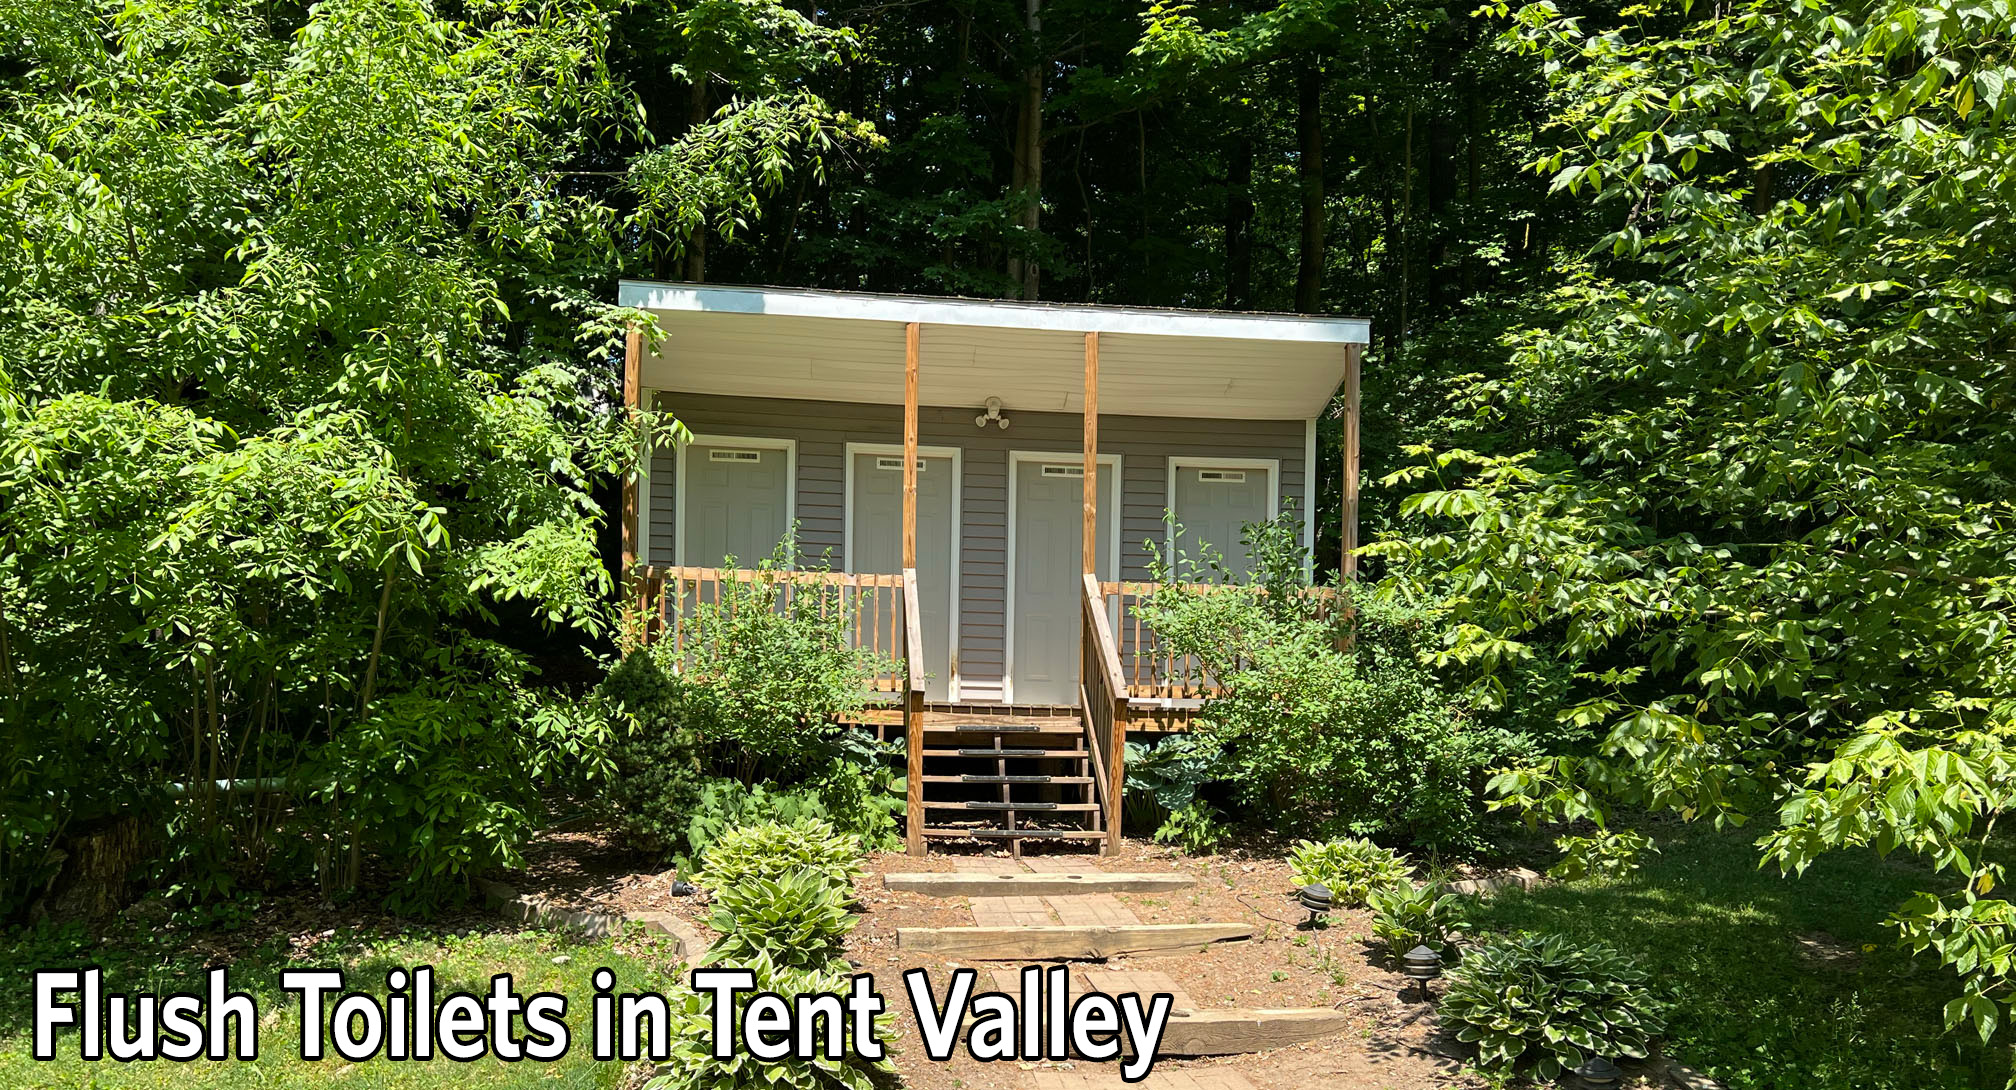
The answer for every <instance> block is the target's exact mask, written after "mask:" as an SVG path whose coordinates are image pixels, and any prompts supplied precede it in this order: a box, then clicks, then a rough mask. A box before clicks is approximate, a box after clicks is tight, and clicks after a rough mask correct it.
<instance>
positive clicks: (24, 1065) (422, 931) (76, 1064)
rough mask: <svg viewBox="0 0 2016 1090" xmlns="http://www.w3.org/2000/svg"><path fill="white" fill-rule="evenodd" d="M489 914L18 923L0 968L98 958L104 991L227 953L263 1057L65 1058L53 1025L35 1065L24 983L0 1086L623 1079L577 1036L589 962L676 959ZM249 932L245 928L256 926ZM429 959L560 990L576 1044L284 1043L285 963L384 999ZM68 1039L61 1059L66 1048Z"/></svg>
mask: <svg viewBox="0 0 2016 1090" xmlns="http://www.w3.org/2000/svg"><path fill="white" fill-rule="evenodd" d="M492 928H493V924H492V922H491V921H490V920H488V919H473V918H467V917H465V918H462V919H459V920H457V921H455V922H454V923H453V924H437V925H426V924H407V925H403V926H401V925H394V924H390V923H387V922H380V923H374V924H371V925H369V926H367V927H365V928H361V929H353V928H349V927H341V928H337V929H335V930H334V932H333V933H332V934H329V935H326V936H325V935H323V934H322V933H321V930H322V929H321V928H320V927H319V925H318V926H317V928H316V929H314V930H310V931H306V932H288V931H282V932H279V933H276V934H272V935H270V936H264V937H257V938H252V939H244V938H241V937H240V935H241V934H242V933H241V932H235V931H216V930H210V929H207V928H188V927H181V928H167V927H163V926H161V925H160V924H159V923H146V924H142V923H137V922H123V923H121V924H118V925H115V926H114V927H112V928H111V929H110V930H108V931H105V932H103V933H100V934H93V933H91V932H88V931H86V930H84V929H82V928H80V927H75V926H66V927H44V928H40V929H19V930H15V931H12V932H8V933H5V934H0V974H4V975H5V977H6V978H7V979H9V980H19V981H26V980H27V979H28V978H29V974H30V973H32V971H33V970H35V969H38V968H42V969H67V968H79V967H84V966H91V965H97V966H100V967H102V968H103V969H104V970H105V972H106V979H107V988H108V990H121V991H123V990H130V989H140V990H145V991H150V992H156V993H159V994H166V993H168V992H173V991H195V992H197V993H199V994H200V993H201V991H202V989H203V985H204V978H203V972H204V970H205V968H206V967H208V966H209V965H211V964H214V963H215V962H217V961H218V960H219V958H220V954H221V953H222V952H223V951H225V950H228V951H229V953H228V955H226V956H225V959H226V960H228V961H229V962H230V965H229V969H230V974H231V975H230V979H231V983H232V986H233V987H234V988H238V989H242V990H244V991H247V992H249V993H251V994H252V995H253V997H254V998H255V1000H257V1003H258V1007H259V1010H260V1011H261V1012H262V1014H263V1015H264V1016H265V1019H266V1020H265V1021H262V1023H261V1026H260V1030H259V1042H260V1050H259V1051H260V1054H259V1059H258V1060H256V1061H248V1062H243V1063H237V1062H234V1063H211V1062H208V1061H197V1062H194V1063H112V1062H109V1061H108V1062H96V1063H87V1062H84V1061H81V1060H79V1059H78V1058H77V1056H76V1037H75V1035H74V1033H70V1034H63V1035H59V1038H58V1042H59V1048H58V1053H59V1059H57V1060H55V1061H53V1062H48V1063H42V1062H38V1061H35V1060H33V1059H32V1058H30V1049H31V1046H32V1043H33V1042H32V1039H31V1033H30V1018H31V1015H32V1007H31V1003H32V997H31V996H30V994H29V992H30V989H28V988H27V987H26V986H25V985H24V986H23V987H19V988H9V989H6V990H5V992H4V993H0V1085H6V1086H21V1087H29V1086H33V1087H48V1088H52V1090H70V1088H76V1090H84V1088H87V1087H102V1088H106V1090H128V1088H130V1090H171V1088H178V1087H200V1088H205V1090H208V1088H213V1087H214V1088H217V1090H236V1088H241V1087H244V1088H250V1087H260V1086H276V1085H278V1086H296V1087H319V1086H370V1087H377V1088H384V1090H408V1088H411V1090H422V1088H425V1087H435V1086H440V1085H442V1084H443V1083H444V1082H450V1081H452V1082H453V1083H455V1084H456V1085H458V1086H470V1087H477V1088H482V1090H518V1088H532V1087H561V1088H569V1090H572V1088H579V1090H591V1088H596V1090H606V1088H610V1087H615V1086H618V1085H621V1084H622V1082H623V1079H624V1078H625V1073H624V1065H622V1064H600V1063H596V1062H595V1061H594V1059H593V1057H592V1049H589V1048H586V1047H584V1045H583V1040H584V1039H583V1038H582V1037H581V1034H582V1033H583V1031H584V1030H585V1028H586V1025H587V1023H586V1021H585V1018H584V1014H585V1012H586V1011H587V1010H588V1004H589V1001H590V999H591V998H592V997H593V995H594V994H595V989H594V986H593V983H592V981H591V979H590V978H591V975H592V973H593V972H594V970H595V969H596V968H598V967H601V966H607V967H608V968H609V969H611V970H612V971H613V972H614V973H615V975H616V983H617V987H618V988H619V989H621V990H624V991H632V990H639V989H648V990H654V991H657V990H668V991H669V990H672V989H674V988H676V987H677V985H678V983H679V979H680V977H679V973H678V965H677V964H676V963H675V962H674V961H673V959H672V958H671V957H670V956H669V954H668V953H667V952H666V951H664V950H662V949H660V948H659V947H657V946H655V945H654V944H653V941H652V940H650V939H649V938H648V937H643V936H633V937H629V938H625V939H623V940H620V941H616V940H601V941H584V940H581V939H578V938H573V937H569V936H566V935H560V934H553V933H547V932H512V931H500V930H493V929H492ZM255 929H256V928H255ZM419 965H432V966H434V969H435V972H436V979H437V981H438V983H439V985H440V986H441V987H442V988H443V989H444V991H443V992H441V993H439V994H445V989H446V988H448V987H453V988H454V989H456V990H463V991H468V992H471V993H474V994H479V995H480V994H483V993H485V992H486V991H487V990H488V988H489V981H490V977H491V976H492V975H493V974H496V973H500V972H508V973H510V974H512V979H513V981H514V982H515V983H516V984H517V986H518V990H519V992H520V994H523V995H529V994H531V993H533V992H537V991H553V992H557V993H559V994H562V995H565V996H567V997H568V1000H569V1002H568V1023H569V1027H570V1029H571V1030H572V1031H573V1033H574V1035H575V1046H576V1047H575V1048H573V1049H572V1050H570V1052H569V1053H568V1055H567V1057H566V1058H564V1059H561V1060H557V1061H554V1062H551V1063H525V1062H517V1063H509V1062H505V1061H501V1060H498V1059H495V1058H494V1057H485V1058H483V1059H480V1060H476V1061H473V1062H468V1063H462V1062H456V1061H452V1060H448V1059H445V1058H442V1057H441V1055H440V1054H439V1053H438V1052H437V1053H436V1058H435V1059H434V1060H432V1061H421V1062H388V1061H385V1060H383V1059H375V1060H369V1061H365V1062H363V1063H358V1064H352V1063H349V1062H347V1061H344V1060H341V1059H340V1058H333V1057H332V1058H325V1059H323V1060H319V1061H304V1060H302V1059H301V1058H300V1056H299V1054H298V1051H297V1049H296V1048H295V1041H296V1039H297V1037H298V1035H299V1027H298V1021H297V1017H296V1015H295V1014H294V1013H293V1012H294V1008H295V1005H296V1003H297V1000H296V998H295V997H294V996H292V995H289V994H287V993H284V992H282V991H280V990H279V987H278V981H279V974H280V972H281V970H282V969H285V968H290V967H291V968H329V967H334V968H340V969H341V970H342V971H343V972H344V975H345V979H346V982H348V983H349V984H351V985H353V986H355V987H357V988H358V989H360V990H363V991H367V992H373V993H374V994H378V995H381V996H382V995H383V994H384V985H385V973H386V971H387V970H389V969H390V968H392V967H395V966H396V967H402V968H412V967H414V966H419ZM65 1048H67V1049H68V1055H67V1058H61V1057H62V1056H63V1053H64V1050H65Z"/></svg>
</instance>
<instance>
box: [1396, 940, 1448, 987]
mask: <svg viewBox="0 0 2016 1090" xmlns="http://www.w3.org/2000/svg"><path fill="white" fill-rule="evenodd" d="M1400 973H1401V975H1403V976H1405V977H1406V978H1407V979H1409V980H1412V981H1415V982H1417V983H1419V984H1420V985H1421V998H1422V999H1424V1000H1425V999H1427V998H1428V982H1429V981H1431V980H1433V979H1435V978H1436V977H1438V976H1441V975H1442V955H1440V954H1438V953H1436V952H1435V951H1433V950H1430V949H1428V948H1427V947H1426V946H1416V947H1415V948H1414V949H1412V950H1409V951H1407V953H1405V954H1404V955H1402V956H1401V958H1400Z"/></svg>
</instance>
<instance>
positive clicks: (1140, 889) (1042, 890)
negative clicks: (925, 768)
mask: <svg viewBox="0 0 2016 1090" xmlns="http://www.w3.org/2000/svg"><path fill="white" fill-rule="evenodd" d="M1196 884H1197V879H1195V878H1193V877H1191V876H1190V875H1187V874H1121V873H1106V872H1102V871H1095V870H1087V871H1084V872H1082V873H1068V874H1066V873H1048V874H1028V873H1023V872H1017V873H1013V874H977V873H973V872H970V871H969V872H954V873H951V874H946V873H942V872H928V871H916V872H898V873H895V874H884V875H883V876H882V885H883V887H884V888H885V889H900V890H907V891H909V892H911V893H923V894H927V895H929V896H933V897H1041V896H1046V895H1049V894H1072V893H1165V892H1168V891H1171V890H1178V889H1187V888H1189V887H1191V886H1194V885H1196Z"/></svg>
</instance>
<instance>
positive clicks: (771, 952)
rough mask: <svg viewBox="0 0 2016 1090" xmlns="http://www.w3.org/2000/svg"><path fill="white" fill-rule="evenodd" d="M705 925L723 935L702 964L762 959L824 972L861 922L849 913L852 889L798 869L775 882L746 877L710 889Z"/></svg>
mask: <svg viewBox="0 0 2016 1090" xmlns="http://www.w3.org/2000/svg"><path fill="white" fill-rule="evenodd" d="M712 889H713V892H714V911H713V912H712V914H711V915H710V916H709V918H708V921H707V922H708V924H709V925H711V926H712V927H713V928H714V930H716V931H718V932H720V933H721V937H720V939H718V940H716V942H715V943H714V945H713V946H711V947H708V949H707V953H706V955H705V956H704V957H703V958H701V961H702V963H704V964H707V965H712V964H715V963H717V962H724V961H725V962H727V963H728V964H730V965H738V966H739V965H743V964H745V963H747V962H748V961H750V960H751V959H753V958H755V957H758V956H762V957H766V958H768V959H769V960H770V961H771V962H772V963H773V964H775V965H777V966H779V967H782V968H788V969H824V968H826V967H828V966H829V965H831V964H832V963H833V962H834V961H836V960H839V958H840V946H841V943H843V942H845V941H846V938H847V933H848V932H850V931H852V930H854V925H855V924H856V923H857V922H859V921H858V920H857V919H856V918H855V916H854V914H853V913H852V912H851V911H849V900H850V898H851V896H852V894H853V890H852V889H851V888H849V887H842V886H838V885H835V884H833V882H832V881H831V880H829V879H828V877H827V876H826V875H824V874H821V873H819V872H817V871H814V870H809V869H808V870H799V871H796V872H794V873H791V874H787V875H784V876H782V877H779V878H749V879H744V880H743V881H740V882H736V883H733V884H730V885H720V886H714V887H712Z"/></svg>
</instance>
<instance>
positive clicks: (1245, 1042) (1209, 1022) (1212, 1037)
mask: <svg viewBox="0 0 2016 1090" xmlns="http://www.w3.org/2000/svg"><path fill="white" fill-rule="evenodd" d="M1350 1028H1351V1016H1350V1015H1348V1014H1346V1013H1344V1012H1343V1011H1339V1010H1332V1009H1330V1008H1329V1007H1280V1008H1266V1007H1245V1008H1238V1007H1226V1008H1222V1009H1207V1010H1188V1011H1173V1012H1171V1013H1170V1015H1169V1027H1168V1028H1167V1029H1165V1030H1163V1032H1162V1048H1161V1051H1162V1053H1163V1054H1164V1055H1167V1056H1236V1055H1239V1054H1240V1053H1244V1052H1265V1051H1267V1050H1268V1049H1270V1048H1282V1047H1285V1046H1287V1045H1299V1044H1301V1043H1302V1042H1304V1041H1311V1040H1314V1039H1316V1038H1318V1037H1328V1036H1330V1035H1331V1034H1333V1033H1343V1032H1344V1031H1345V1030H1348V1029H1350Z"/></svg>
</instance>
